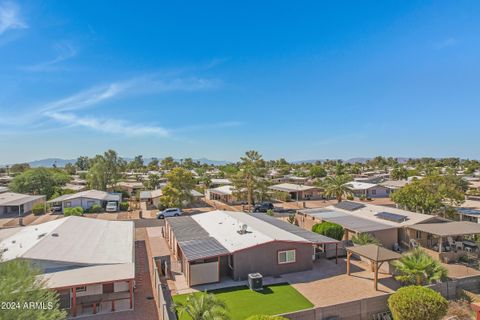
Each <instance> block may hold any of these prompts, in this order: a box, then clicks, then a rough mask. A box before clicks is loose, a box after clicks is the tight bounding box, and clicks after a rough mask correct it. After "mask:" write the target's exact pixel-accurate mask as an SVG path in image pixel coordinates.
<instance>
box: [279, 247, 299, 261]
mask: <svg viewBox="0 0 480 320" xmlns="http://www.w3.org/2000/svg"><path fill="white" fill-rule="evenodd" d="M295 259H296V257H295V250H286V251H279V252H278V264H284V263H292V262H295V261H296V260H295Z"/></svg>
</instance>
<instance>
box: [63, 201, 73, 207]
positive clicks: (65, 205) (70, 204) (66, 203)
mask: <svg viewBox="0 0 480 320" xmlns="http://www.w3.org/2000/svg"><path fill="white" fill-rule="evenodd" d="M71 206H72V203H71V202H70V201H67V202H65V204H64V207H65V208H70V207H71Z"/></svg>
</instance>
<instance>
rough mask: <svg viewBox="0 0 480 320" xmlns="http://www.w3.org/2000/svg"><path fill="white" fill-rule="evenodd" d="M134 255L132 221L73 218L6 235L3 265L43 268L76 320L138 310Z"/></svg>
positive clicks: (0, 235) (2, 234)
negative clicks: (25, 263)
mask: <svg viewBox="0 0 480 320" xmlns="http://www.w3.org/2000/svg"><path fill="white" fill-rule="evenodd" d="M134 249H135V247H134V225H133V222H131V221H106V220H99V219H90V218H83V217H75V216H70V217H65V218H61V219H57V220H53V221H50V222H45V223H42V224H38V225H33V226H27V227H18V228H10V229H3V230H0V252H2V259H3V260H5V261H8V260H12V259H25V260H28V261H30V262H31V263H32V264H33V265H35V266H37V267H39V268H40V270H42V274H41V275H40V276H39V277H40V279H41V280H44V281H45V283H46V286H47V287H48V288H50V289H53V290H56V291H57V292H58V293H59V295H60V304H61V307H62V308H65V309H67V310H68V312H69V314H70V316H73V317H75V316H77V315H89V314H94V313H104V312H111V311H121V310H130V309H133V298H134V297H133V286H134V279H135V260H134V257H135V254H134Z"/></svg>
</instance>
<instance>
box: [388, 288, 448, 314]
mask: <svg viewBox="0 0 480 320" xmlns="http://www.w3.org/2000/svg"><path fill="white" fill-rule="evenodd" d="M388 306H389V308H390V311H391V312H392V315H393V319H394V320H419V319H422V320H440V319H442V317H443V316H445V314H446V313H447V308H448V301H447V299H445V298H444V297H442V295H441V294H439V293H438V292H436V291H433V290H432V289H430V288H426V287H422V286H408V287H403V288H400V289H398V290H397V292H395V293H394V294H392V295H391V296H390V297H389V298H388Z"/></svg>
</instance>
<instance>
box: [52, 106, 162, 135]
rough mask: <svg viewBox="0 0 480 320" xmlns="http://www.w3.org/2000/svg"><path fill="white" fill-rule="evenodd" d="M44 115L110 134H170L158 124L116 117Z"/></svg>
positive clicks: (67, 114) (56, 113)
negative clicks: (133, 122)
mask: <svg viewBox="0 0 480 320" xmlns="http://www.w3.org/2000/svg"><path fill="white" fill-rule="evenodd" d="M45 115H46V116H48V117H50V118H51V119H54V120H57V121H59V122H61V123H64V124H66V125H69V126H73V127H84V128H88V129H93V130H96V131H101V132H105V133H111V134H121V135H126V136H145V135H150V136H159V137H168V136H170V132H169V130H167V129H166V128H163V127H160V126H148V125H142V124H132V123H130V122H128V121H124V120H117V119H105V120H101V119H97V118H93V117H81V116H78V115H76V114H72V113H58V112H47V113H45Z"/></svg>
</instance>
